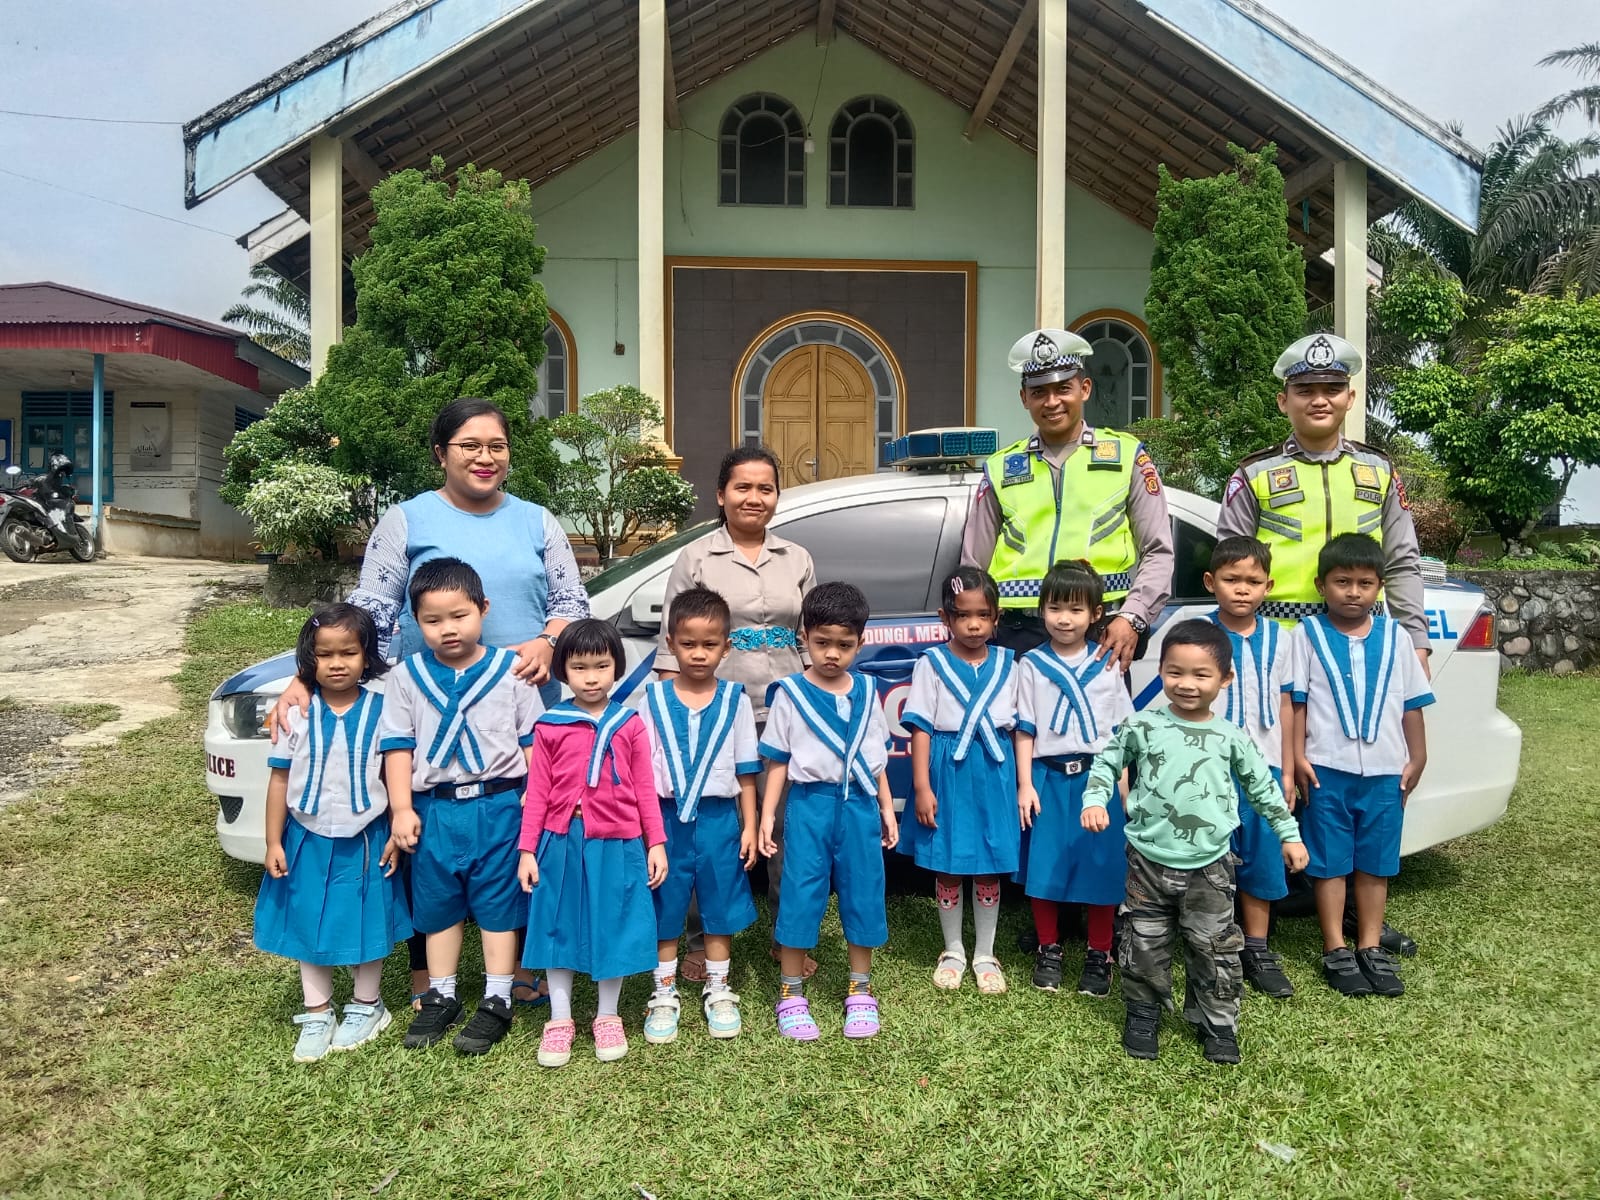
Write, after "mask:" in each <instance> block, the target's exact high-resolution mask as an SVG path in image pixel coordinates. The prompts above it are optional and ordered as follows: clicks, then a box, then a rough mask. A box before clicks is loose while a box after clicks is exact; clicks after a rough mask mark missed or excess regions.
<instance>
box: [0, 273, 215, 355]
mask: <svg viewBox="0 0 1600 1200" xmlns="http://www.w3.org/2000/svg"><path fill="white" fill-rule="evenodd" d="M152 323H153V324H158V325H171V326H173V327H174V328H177V329H187V330H190V331H191V332H194V333H210V334H215V335H217V336H218V337H225V338H227V339H228V340H229V341H237V340H238V339H239V338H242V337H245V336H246V335H245V334H244V333H243V332H241V331H240V330H237V329H231V328H229V327H228V326H226V325H217V324H213V323H212V322H210V321H202V320H200V319H198V318H196V317H186V316H184V315H183V314H181V313H175V312H168V311H167V310H166V309H164V308H152V307H150V306H149V305H147V304H135V303H133V302H132V301H131V300H118V299H117V298H116V297H115V296H103V295H101V294H100V293H99V292H89V291H85V290H84V289H83V288H75V287H69V286H68V285H67V284H64V283H50V282H48V281H41V282H38V283H8V284H0V325H149V324H152Z"/></svg>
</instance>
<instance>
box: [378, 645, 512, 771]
mask: <svg viewBox="0 0 1600 1200" xmlns="http://www.w3.org/2000/svg"><path fill="white" fill-rule="evenodd" d="M485 650H486V653H488V654H492V653H494V651H493V650H491V649H488V648H487V647H486V648H485ZM428 653H429V652H428V651H426V650H423V651H419V652H418V653H417V654H414V655H412V656H411V657H410V658H407V659H402V660H401V661H400V662H398V663H396V664H395V665H394V667H393V668H392V669H391V670H390V672H389V674H388V677H387V678H386V679H385V681H384V705H383V725H382V728H381V729H380V731H379V734H378V736H379V739H380V746H381V748H382V749H384V750H410V751H411V752H412V754H411V787H412V790H413V791H418V792H420V791H424V790H426V789H428V788H433V787H437V786H438V785H439V784H441V783H473V782H476V781H477V780H479V779H513V778H516V777H517V776H519V775H524V776H525V775H527V773H528V758H527V755H526V754H525V753H524V749H525V748H526V747H528V746H531V745H533V723H534V721H536V720H538V718H539V715H540V714H541V713H543V712H544V704H543V702H542V701H540V699H539V692H538V689H537V688H534V687H530V686H529V685H528V684H526V683H523V682H522V681H521V680H520V679H518V678H517V677H516V676H515V675H513V674H511V672H510V671H507V672H506V673H505V674H504V675H503V676H502V677H501V678H500V680H499V682H497V683H496V684H495V685H494V686H493V687H492V688H490V689H489V691H488V692H487V693H486V694H485V695H484V697H483V699H481V700H479V701H478V702H477V703H476V704H474V705H472V706H471V707H470V708H468V709H467V725H468V727H469V728H470V729H471V730H472V734H473V736H474V737H475V738H476V739H477V741H478V747H479V749H480V750H481V751H482V754H483V769H482V770H479V771H469V770H467V769H466V767H465V766H463V765H462V763H461V760H460V759H452V760H451V762H450V763H449V764H448V766H446V767H443V768H440V767H436V766H434V765H433V764H432V763H430V762H429V761H428V756H427V748H428V747H429V746H430V745H432V743H433V739H434V737H435V736H436V735H437V734H438V732H439V720H440V714H439V710H438V709H437V708H435V707H434V705H433V702H432V701H431V700H429V699H428V698H427V696H425V695H424V694H423V691H422V689H421V687H420V686H419V685H418V684H417V682H416V680H415V679H414V678H413V676H412V672H411V663H412V662H413V661H417V660H421V659H422V658H423V656H424V655H426V654H428ZM480 661H481V660H480ZM473 665H474V666H476V665H477V664H476V663H474V664H473ZM471 669H472V668H471V667H468V668H467V670H469V671H470V670H471ZM455 674H456V675H457V676H458V677H459V676H460V675H461V674H462V672H460V671H457V672H455Z"/></svg>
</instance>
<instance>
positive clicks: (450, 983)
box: [428, 975, 456, 1000]
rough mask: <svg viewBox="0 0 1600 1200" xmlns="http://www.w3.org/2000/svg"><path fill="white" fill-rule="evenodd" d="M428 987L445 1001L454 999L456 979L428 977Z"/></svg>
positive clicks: (441, 976) (450, 976)
mask: <svg viewBox="0 0 1600 1200" xmlns="http://www.w3.org/2000/svg"><path fill="white" fill-rule="evenodd" d="M428 987H429V988H430V989H432V990H433V991H435V992H438V993H439V995H441V996H443V997H444V998H445V999H446V1000H454V999H455V998H456V977H455V976H454V975H429V976H428Z"/></svg>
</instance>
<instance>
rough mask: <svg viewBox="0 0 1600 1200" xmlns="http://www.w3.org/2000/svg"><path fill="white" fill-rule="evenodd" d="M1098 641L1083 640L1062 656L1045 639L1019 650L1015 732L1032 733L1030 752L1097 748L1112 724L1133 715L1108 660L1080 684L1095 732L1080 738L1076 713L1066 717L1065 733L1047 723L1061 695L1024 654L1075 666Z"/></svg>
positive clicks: (1117, 673) (1108, 735) (1050, 753)
mask: <svg viewBox="0 0 1600 1200" xmlns="http://www.w3.org/2000/svg"><path fill="white" fill-rule="evenodd" d="M1097 649H1099V647H1097V646H1095V645H1093V644H1089V643H1086V644H1085V646H1084V648H1083V649H1082V650H1080V651H1079V652H1078V653H1077V654H1072V655H1068V656H1066V657H1063V656H1061V655H1059V654H1056V652H1055V650H1054V649H1052V648H1051V646H1050V643H1049V642H1046V643H1044V644H1043V645H1042V646H1040V647H1039V649H1037V650H1032V651H1029V652H1028V653H1027V654H1024V655H1023V656H1022V657H1021V659H1019V660H1018V662H1017V668H1018V674H1017V732H1019V733H1031V734H1032V735H1033V754H1034V757H1035V758H1049V757H1054V756H1055V755H1058V754H1098V753H1100V751H1102V750H1104V749H1105V748H1106V743H1108V742H1109V741H1110V740H1111V735H1112V733H1114V732H1115V731H1116V727H1117V726H1118V725H1120V724H1122V722H1124V721H1126V720H1127V719H1128V718H1129V717H1131V716H1132V715H1133V698H1132V697H1130V696H1129V695H1128V689H1127V687H1126V685H1125V684H1124V683H1123V679H1122V668H1121V667H1120V666H1119V665H1118V664H1117V663H1116V662H1115V661H1109V660H1110V656H1109V655H1108V656H1107V658H1108V662H1107V664H1106V666H1105V667H1104V669H1102V670H1101V672H1100V673H1099V674H1098V675H1096V676H1095V677H1094V678H1093V679H1091V680H1090V681H1089V685H1088V686H1087V687H1086V688H1084V690H1083V691H1084V697H1085V698H1086V699H1087V700H1088V701H1089V708H1090V710H1091V711H1092V712H1093V713H1094V719H1095V725H1096V726H1097V729H1096V730H1095V736H1094V737H1092V738H1087V739H1086V738H1085V737H1084V736H1083V730H1082V729H1081V728H1080V727H1079V725H1078V721H1077V718H1076V717H1073V718H1072V719H1070V720H1069V721H1068V722H1067V730H1066V732H1065V733H1057V732H1056V731H1055V730H1054V729H1052V728H1050V717H1051V715H1052V714H1053V713H1054V712H1055V710H1056V703H1057V701H1059V700H1060V699H1061V689H1060V688H1058V687H1057V686H1056V685H1055V683H1054V682H1053V681H1052V680H1051V679H1050V678H1049V677H1048V676H1046V675H1045V674H1044V672H1043V671H1040V670H1039V669H1038V668H1036V667H1035V666H1034V665H1033V664H1032V663H1030V662H1029V661H1028V660H1029V659H1030V658H1031V657H1033V655H1035V654H1041V653H1042V654H1052V655H1055V657H1056V658H1058V659H1060V661H1061V662H1062V663H1064V664H1065V665H1066V666H1068V667H1070V668H1073V669H1081V668H1082V667H1083V665H1084V664H1085V663H1086V662H1088V661H1089V656H1090V655H1091V654H1093V653H1094V652H1095V651H1096V650H1097Z"/></svg>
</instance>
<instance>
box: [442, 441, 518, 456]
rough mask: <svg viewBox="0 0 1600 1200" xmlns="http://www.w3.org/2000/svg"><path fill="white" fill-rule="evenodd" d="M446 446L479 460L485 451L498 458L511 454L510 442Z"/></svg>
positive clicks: (449, 444)
mask: <svg viewBox="0 0 1600 1200" xmlns="http://www.w3.org/2000/svg"><path fill="white" fill-rule="evenodd" d="M445 445H447V446H454V447H455V448H456V449H457V450H459V451H461V453H462V454H464V455H465V456H466V457H468V458H477V457H478V455H480V454H482V453H483V452H484V451H485V450H487V451H488V452H489V453H490V454H492V455H494V457H496V458H505V457H506V455H508V454H510V453H511V443H510V442H488V443H484V442H446V443H445Z"/></svg>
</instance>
